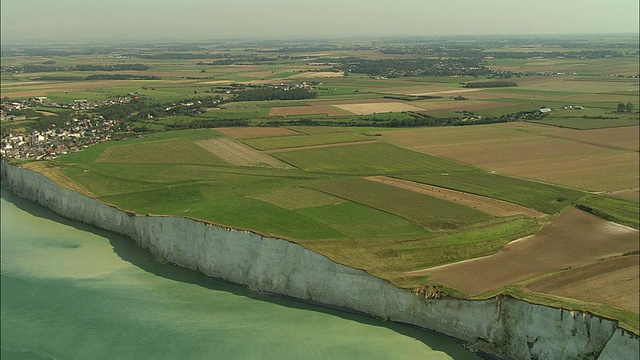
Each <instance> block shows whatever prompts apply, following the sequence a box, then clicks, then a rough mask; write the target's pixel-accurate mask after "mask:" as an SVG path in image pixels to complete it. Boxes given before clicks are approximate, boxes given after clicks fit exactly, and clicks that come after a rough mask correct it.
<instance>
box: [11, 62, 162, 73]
mask: <svg viewBox="0 0 640 360" xmlns="http://www.w3.org/2000/svg"><path fill="white" fill-rule="evenodd" d="M54 64H55V62H54V63H53V64H51V63H48V64H45V62H43V63H42V64H26V65H22V66H3V67H2V72H9V73H39V72H59V71H144V70H149V69H150V67H149V66H148V65H144V64H115V65H89V64H85V65H74V66H56V65H54Z"/></svg>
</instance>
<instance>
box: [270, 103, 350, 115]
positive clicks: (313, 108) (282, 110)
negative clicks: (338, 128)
mask: <svg viewBox="0 0 640 360" xmlns="http://www.w3.org/2000/svg"><path fill="white" fill-rule="evenodd" d="M314 114H327V115H328V116H345V115H350V114H349V113H348V112H345V111H342V110H340V109H337V108H335V107H333V106H329V105H308V106H284V107H273V108H271V110H269V116H296V115H314Z"/></svg>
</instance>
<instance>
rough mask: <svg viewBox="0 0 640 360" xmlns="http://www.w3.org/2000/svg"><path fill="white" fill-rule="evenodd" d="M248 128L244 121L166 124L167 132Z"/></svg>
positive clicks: (203, 121)
mask: <svg viewBox="0 0 640 360" xmlns="http://www.w3.org/2000/svg"><path fill="white" fill-rule="evenodd" d="M242 126H249V122H248V121H247V120H245V119H234V120H220V119H204V120H193V121H190V122H188V123H185V122H181V123H176V124H167V125H165V129H167V130H185V129H204V128H220V127H242Z"/></svg>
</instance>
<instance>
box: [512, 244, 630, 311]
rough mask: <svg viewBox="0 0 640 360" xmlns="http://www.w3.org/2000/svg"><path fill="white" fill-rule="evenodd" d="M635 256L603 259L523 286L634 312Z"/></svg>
mask: <svg viewBox="0 0 640 360" xmlns="http://www.w3.org/2000/svg"><path fill="white" fill-rule="evenodd" d="M638 260H639V257H638V255H633V256H622V257H616V258H612V259H606V260H603V261H600V262H597V263H594V264H589V265H585V266H581V267H578V268H575V269H570V270H568V271H565V272H561V273H559V274H555V275H552V276H549V277H545V278H542V279H540V280H536V281H533V282H531V283H529V284H527V285H526V286H525V288H527V289H529V290H533V291H537V292H541V293H547V294H552V295H557V296H563V297H568V298H571V299H578V300H584V301H590V302H597V303H601V304H607V305H611V306H615V307H618V308H621V309H624V310H627V311H631V312H634V313H637V312H638V309H639V308H640V301H639V300H638V299H639V298H640V285H639V284H638V276H639V271H640V265H639V264H638Z"/></svg>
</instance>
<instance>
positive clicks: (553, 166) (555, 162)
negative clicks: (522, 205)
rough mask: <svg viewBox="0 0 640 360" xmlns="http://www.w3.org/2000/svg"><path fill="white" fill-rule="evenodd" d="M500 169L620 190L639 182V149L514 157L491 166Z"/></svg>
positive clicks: (585, 186)
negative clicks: (545, 157)
mask: <svg viewBox="0 0 640 360" xmlns="http://www.w3.org/2000/svg"><path fill="white" fill-rule="evenodd" d="M488 167H489V168H491V169H492V170H495V171H496V172H497V173H502V174H514V175H517V176H522V177H526V178H531V179H538V180H542V181H546V182H551V183H556V184H563V185H568V186H572V187H576V188H580V189H584V190H588V191H617V190H624V189H630V188H633V187H637V186H638V182H640V176H639V172H640V171H639V166H638V153H633V152H615V151H610V152H604V153H602V154H592V155H585V156H579V155H576V156H571V157H557V158H550V159H539V160H524V161H512V162H505V163H500V164H492V165H490V166H488Z"/></svg>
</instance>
